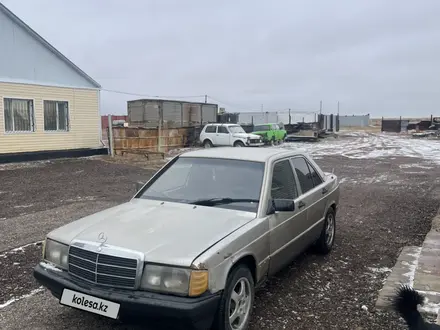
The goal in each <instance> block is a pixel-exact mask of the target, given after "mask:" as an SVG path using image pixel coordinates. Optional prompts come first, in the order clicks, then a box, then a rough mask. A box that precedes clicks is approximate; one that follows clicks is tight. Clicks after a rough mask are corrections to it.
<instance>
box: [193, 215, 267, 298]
mask: <svg viewBox="0 0 440 330" xmlns="http://www.w3.org/2000/svg"><path fill="white" fill-rule="evenodd" d="M269 255H270V251H269V222H268V219H267V218H262V219H254V220H252V221H251V222H249V223H248V224H246V225H245V226H243V227H241V228H240V229H238V230H237V231H235V232H234V233H232V234H231V235H229V236H228V237H226V238H225V239H223V240H221V241H220V242H218V243H217V244H216V245H215V247H214V248H212V249H209V250H208V251H205V252H204V253H203V254H202V255H200V256H198V257H197V258H196V259H195V260H194V261H193V263H192V264H193V265H192V268H195V269H209V290H210V291H211V292H213V293H215V292H217V291H220V290H223V289H224V287H225V285H226V279H227V277H228V274H229V271H230V270H231V268H232V267H233V266H234V265H235V264H236V263H237V262H238V261H239V260H240V259H242V258H243V257H246V256H251V257H253V258H254V260H255V263H256V266H257V269H256V282H257V283H258V282H260V281H261V280H262V279H264V278H265V277H266V276H267V272H268V267H269Z"/></svg>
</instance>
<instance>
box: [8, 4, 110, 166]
mask: <svg viewBox="0 0 440 330" xmlns="http://www.w3.org/2000/svg"><path fill="white" fill-rule="evenodd" d="M54 28H55V27H54ZM0 45H1V47H0V48H1V50H0V162H11V161H17V160H31V159H42V158H50V157H65V156H76V155H91V154H99V153H106V152H107V151H106V149H104V148H103V144H102V143H101V118H100V89H101V86H100V85H99V84H98V83H97V82H96V81H95V80H93V79H92V78H91V77H89V76H88V75H87V74H86V73H85V72H83V71H82V70H81V69H80V68H78V67H77V66H76V65H75V64H73V63H72V62H71V61H70V60H69V59H67V58H66V57H65V56H64V55H63V54H61V53H60V52H59V51H58V50H57V49H55V48H54V47H53V46H52V45H51V44H49V43H48V42H47V41H46V40H45V39H43V38H42V37H41V36H40V35H39V34H38V33H37V32H35V31H34V30H32V29H31V28H30V27H29V26H28V25H26V24H25V23H24V22H23V21H22V20H20V19H19V18H18V17H17V16H16V15H14V14H13V13H12V12H11V11H10V10H9V9H8V8H6V7H5V6H4V5H2V4H1V3H0Z"/></svg>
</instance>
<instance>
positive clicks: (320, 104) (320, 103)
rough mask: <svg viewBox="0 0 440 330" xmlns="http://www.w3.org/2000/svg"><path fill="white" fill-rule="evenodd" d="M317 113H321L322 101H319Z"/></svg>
mask: <svg viewBox="0 0 440 330" xmlns="http://www.w3.org/2000/svg"><path fill="white" fill-rule="evenodd" d="M319 114H320V115H322V101H319Z"/></svg>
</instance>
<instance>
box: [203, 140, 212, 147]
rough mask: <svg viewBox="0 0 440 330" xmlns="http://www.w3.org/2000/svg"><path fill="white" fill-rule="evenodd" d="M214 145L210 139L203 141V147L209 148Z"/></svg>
mask: <svg viewBox="0 0 440 330" xmlns="http://www.w3.org/2000/svg"><path fill="white" fill-rule="evenodd" d="M212 147H213V145H212V142H211V141H209V140H208V139H207V140H205V141H203V148H205V149H208V148H212Z"/></svg>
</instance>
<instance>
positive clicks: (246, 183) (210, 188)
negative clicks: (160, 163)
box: [140, 157, 264, 212]
mask: <svg viewBox="0 0 440 330" xmlns="http://www.w3.org/2000/svg"><path fill="white" fill-rule="evenodd" d="M263 174H264V163H260V162H251V161H242V160H232V159H217V158H190V157H179V158H178V159H177V160H176V161H175V162H174V163H173V164H172V165H171V166H170V167H169V168H168V169H166V170H165V171H164V172H163V173H162V174H161V175H160V176H159V177H158V178H157V179H155V180H154V182H153V183H151V184H149V186H147V188H146V190H145V191H144V192H143V193H142V195H141V196H140V198H145V199H155V200H163V201H170V202H178V203H186V204H191V203H194V204H197V203H200V201H205V200H207V199H225V198H227V199H228V200H227V201H226V202H225V203H217V204H216V205H212V207H222V208H228V209H236V210H242V211H250V212H257V209H258V200H259V199H260V191H261V184H262V181H263ZM231 199H232V201H231ZM235 199H237V200H239V201H237V202H235V201H234V200H235ZM243 200H245V201H243ZM248 200H249V201H248ZM200 205H202V204H200Z"/></svg>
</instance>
